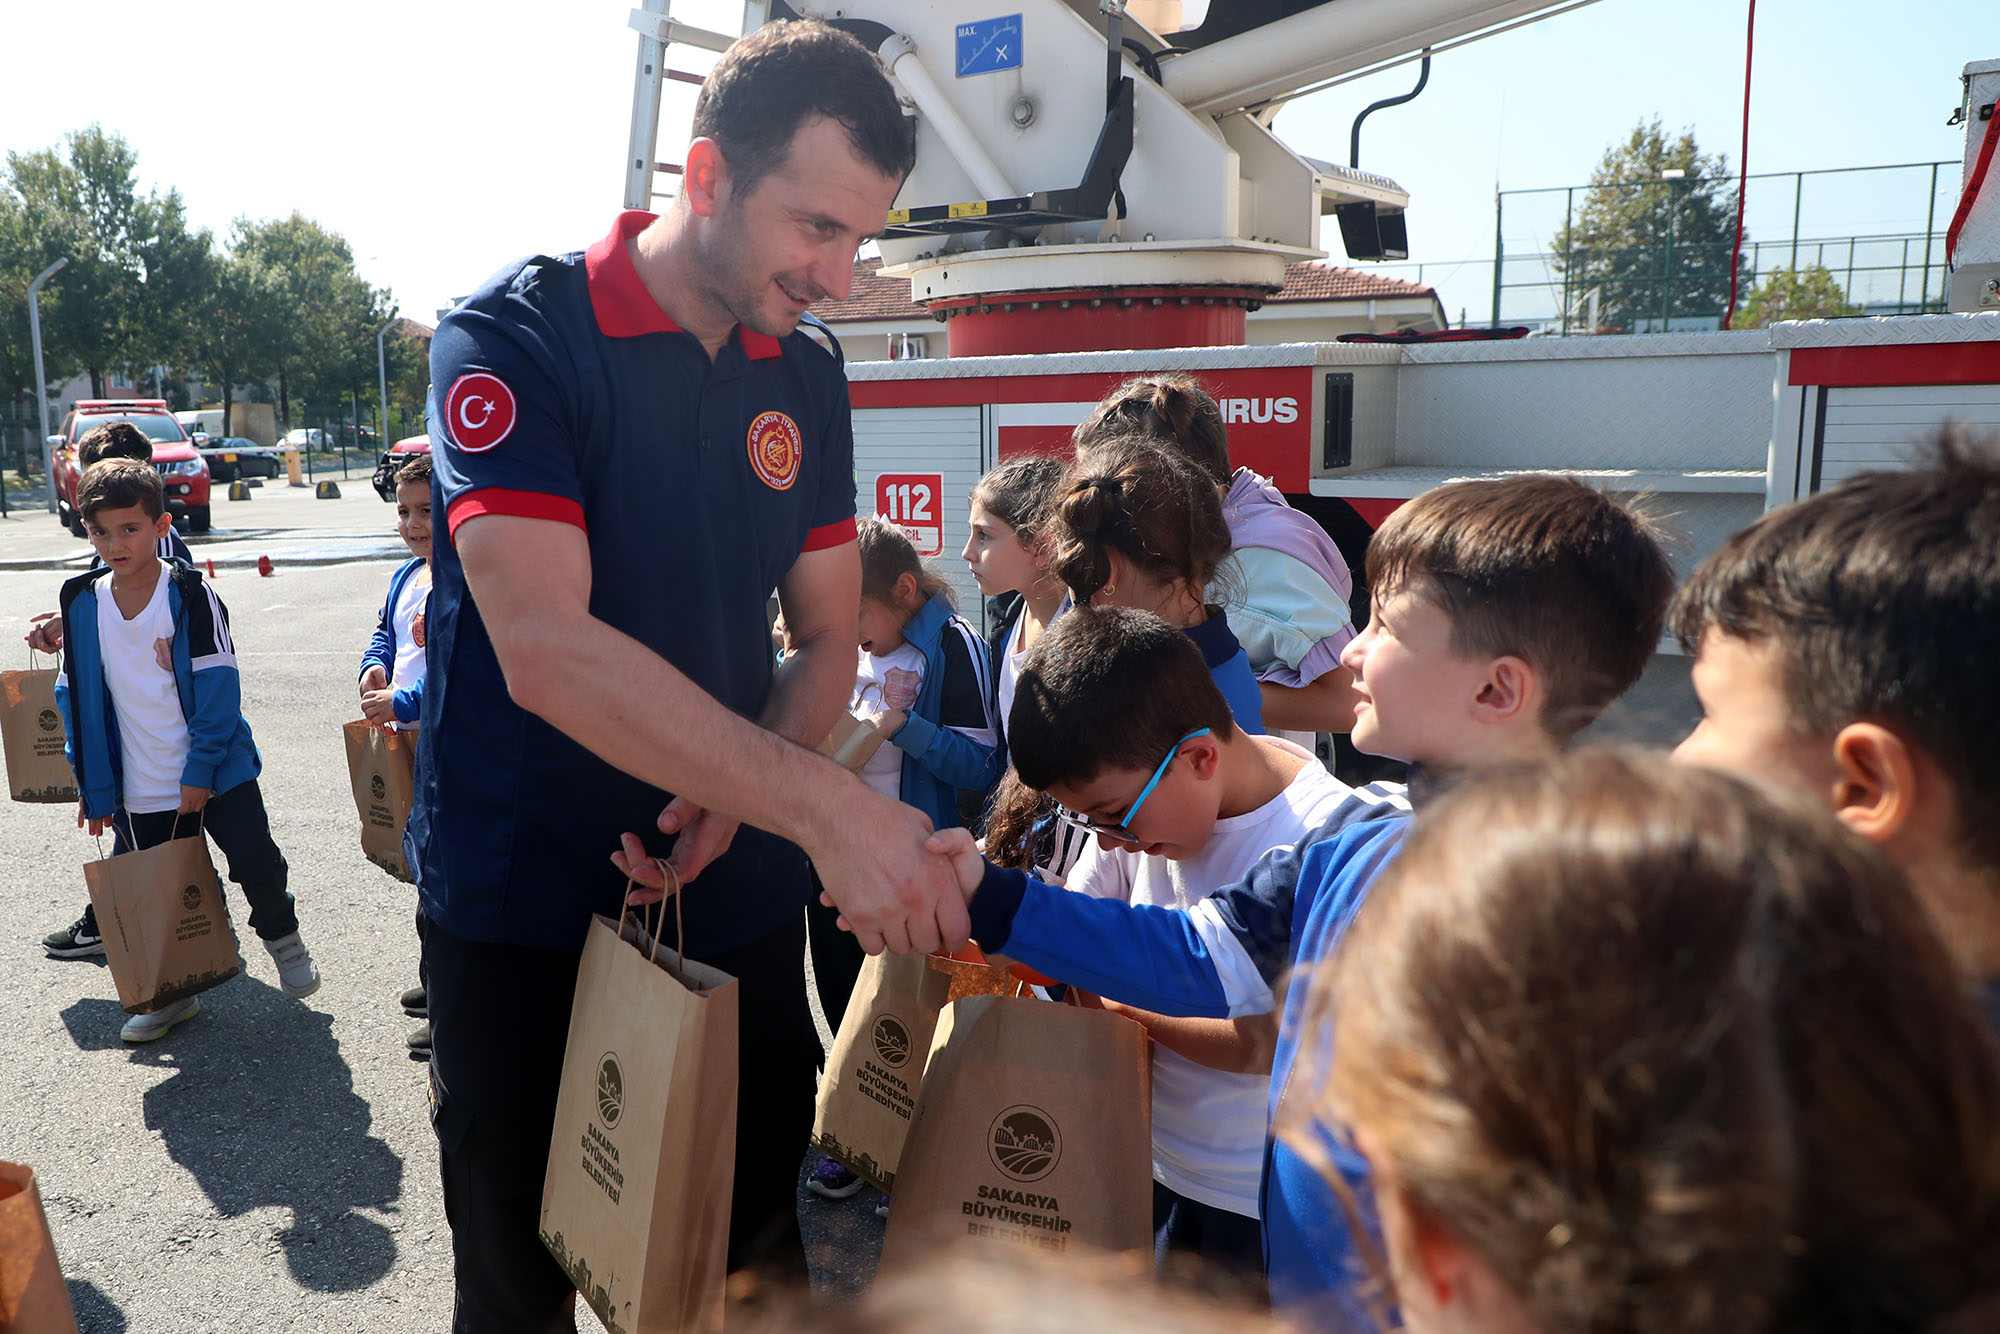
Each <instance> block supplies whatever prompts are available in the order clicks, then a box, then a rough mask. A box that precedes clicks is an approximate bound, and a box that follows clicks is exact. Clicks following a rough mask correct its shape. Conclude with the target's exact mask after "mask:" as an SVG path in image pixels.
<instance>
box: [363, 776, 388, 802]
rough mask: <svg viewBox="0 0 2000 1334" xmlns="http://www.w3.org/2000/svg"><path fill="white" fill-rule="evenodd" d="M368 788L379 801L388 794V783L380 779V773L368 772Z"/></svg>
mask: <svg viewBox="0 0 2000 1334" xmlns="http://www.w3.org/2000/svg"><path fill="white" fill-rule="evenodd" d="M368 790H369V791H370V792H372V793H374V794H375V800H377V801H380V800H382V798H383V797H385V796H387V795H388V792H389V785H388V784H387V783H385V782H383V781H382V775H381V774H369V775H368Z"/></svg>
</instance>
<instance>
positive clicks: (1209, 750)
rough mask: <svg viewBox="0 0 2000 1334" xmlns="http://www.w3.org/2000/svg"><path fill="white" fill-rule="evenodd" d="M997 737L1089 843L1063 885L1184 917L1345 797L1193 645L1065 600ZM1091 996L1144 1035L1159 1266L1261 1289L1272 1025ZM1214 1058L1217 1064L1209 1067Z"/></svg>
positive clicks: (1163, 628)
mask: <svg viewBox="0 0 2000 1334" xmlns="http://www.w3.org/2000/svg"><path fill="white" fill-rule="evenodd" d="M1007 735H1008V737H1009V739H1010V742H1011V744H1012V746H1013V760H1014V767H1015V770H1016V772H1017V773H1018V774H1019V775H1020V778H1021V781H1022V782H1023V783H1025V784H1027V785H1028V786H1029V787H1032V788H1036V789H1039V790H1040V791H1043V792H1046V793H1047V794H1048V795H1049V796H1050V797H1051V798H1053V799H1054V801H1055V802H1056V808H1055V810H1056V815H1057V818H1058V819H1060V820H1062V821H1064V822H1065V823H1067V824H1069V825H1072V826H1074V827H1076V828H1078V829H1081V830H1084V831H1087V833H1088V834H1089V835H1094V837H1093V838H1090V839H1088V840H1086V841H1087V844H1088V846H1086V847H1085V848H1084V850H1083V852H1082V854H1081V855H1080V856H1079V858H1078V859H1077V862H1076V864H1075V866H1074V867H1073V868H1071V870H1070V873H1069V877H1068V888H1070V889H1071V890H1074V891H1077V892H1079V893H1083V894H1089V895H1094V896H1097V897H1100V898H1115V899H1122V900H1124V901H1126V902H1129V903H1142V904H1152V905H1157V906H1160V907H1166V908H1178V909H1181V910H1186V909H1188V908H1191V907H1192V906H1194V904H1196V903H1197V902H1199V901H1200V900H1202V899H1204V898H1206V897H1207V896H1208V895H1209V894H1210V893H1211V892H1212V891H1214V890H1216V889H1219V888H1221V887H1222V886H1224V885H1228V884H1231V883H1233V882H1234V881H1236V880H1238V879H1240V878H1241V877H1242V876H1243V874H1244V873H1245V872H1247V871H1248V870H1249V869H1250V868H1251V866H1253V865H1254V864H1255V863H1256V862H1257V860H1258V859H1259V858H1260V857H1261V856H1263V854H1265V853H1266V852H1269V851H1271V850H1272V849H1274V848H1289V847H1291V846H1292V845H1293V844H1295V843H1297V842H1298V841H1299V840H1300V839H1301V838H1303V837H1305V835H1306V834H1307V832H1308V831H1310V830H1313V829H1315V828H1318V827H1321V826H1323V825H1325V824H1326V823H1327V822H1328V821H1329V820H1331V819H1333V818H1334V814H1335V812H1336V810H1337V809H1338V808H1340V807H1342V806H1343V804H1346V803H1347V798H1348V797H1349V796H1350V795H1351V790H1350V789H1349V788H1348V787H1347V786H1346V785H1345V784H1343V783H1341V782H1340V781H1339V780H1337V779H1335V778H1334V777H1333V776H1332V775H1331V774H1329V773H1327V772H1326V770H1325V769H1323V768H1321V767H1320V766H1319V764H1318V763H1316V762H1315V761H1314V760H1313V758H1312V756H1311V755H1309V754H1308V753H1307V752H1306V751H1304V750H1302V749H1300V748H1299V747H1297V746H1295V745H1293V744H1292V743H1290V742H1288V741H1283V740H1280V739H1278V738H1275V737H1262V736H1251V735H1249V734H1247V733H1246V732H1245V731H1244V730H1243V728H1242V727H1240V726H1239V725H1238V724H1237V722H1236V721H1235V720H1234V719H1232V718H1231V716H1230V709H1229V705H1228V703H1227V702H1225V700H1224V698H1223V694H1222V691H1221V689H1220V688H1219V687H1218V686H1217V684H1216V682H1215V679H1214V677H1213V675H1212V674H1211V672H1210V670H1209V667H1208V664H1207V663H1206V662H1205V661H1204V658H1203V654H1202V651H1201V649H1200V648H1199V646H1197V644H1196V643H1195V641H1194V640H1192V639H1190V638H1189V637H1188V636H1187V635H1186V634H1185V633H1183V632H1182V631H1181V630H1179V629H1177V628H1175V627H1173V626H1171V625H1169V624H1167V623H1166V622H1165V621H1163V620H1161V619H1160V618H1159V617H1157V616H1154V615H1152V614H1150V613H1148V612H1143V611H1135V610H1131V609H1129V608H1122V607H1088V606H1086V607H1078V608H1076V609H1075V610H1073V611H1071V612H1070V613H1069V614H1067V615H1065V616H1064V617H1062V618H1061V619H1060V620H1058V621H1057V622H1056V623H1055V624H1054V625H1052V626H1050V627H1049V629H1048V632H1047V633H1046V634H1045V635H1044V636H1043V637H1042V640H1041V642H1040V643H1038V644H1037V645H1036V646H1035V648H1034V650H1033V652H1031V653H1030V654H1029V655H1028V659H1027V661H1026V663H1025V664H1024V665H1023V667H1022V670H1021V676H1020V680H1019V683H1018V684H1017V686H1016V689H1015V695H1014V706H1013V710H1012V712H1011V713H1010V715H1009V717H1008V721H1007ZM1087 1000H1088V1003H1092V1004H1099V1003H1101V1004H1104V1005H1105V1006H1106V1008H1117V1009H1120V1010H1121V1011H1122V1012H1123V1013H1126V1014H1128V1015H1130V1016H1131V1017H1133V1018H1135V1019H1138V1020H1139V1021H1140V1022H1141V1023H1144V1024H1145V1025H1146V1026H1147V1028H1148V1030H1149V1032H1150V1033H1151V1035H1152V1037H1153V1038H1154V1040H1155V1041H1154V1046H1153V1181H1154V1184H1153V1224H1154V1234H1155V1236H1154V1253H1155V1260H1156V1262H1157V1263H1158V1264H1159V1266H1160V1267H1161V1268H1162V1270H1163V1271H1172V1270H1175V1269H1178V1268H1181V1267H1183V1266H1188V1265H1193V1264H1199V1265H1201V1266H1205V1267H1211V1268H1215V1269H1219V1270H1222V1271H1224V1272H1226V1273H1232V1274H1234V1275H1235V1276H1237V1277H1238V1278H1239V1279H1241V1280H1243V1281H1244V1282H1245V1283H1246V1284H1248V1285H1251V1286H1252V1287H1253V1288H1254V1289H1256V1290H1260V1291H1261V1288H1262V1284H1263V1242H1262V1238H1261V1233H1260V1230H1259V1223H1258V1216H1257V1213H1258V1211H1257V1190H1258V1181H1259V1177H1260V1175H1261V1173H1262V1171H1263V1162H1264V1142H1265V1116H1266V1109H1265V1104H1266V1102H1267V1099H1268V1096H1269V1074H1268V1071H1269V1069H1270V1065H1269V1054H1270V1050H1271V1045H1272V1041H1273V1039H1274V1038H1275V1035H1276V1023H1275V1021H1274V1020H1273V1018H1272V1017H1271V1016H1270V1015H1268V1014H1266V1015H1255V1016H1251V1017H1248V1018H1243V1019H1184V1018H1169V1017H1166V1016H1164V1015H1153V1014H1147V1013H1145V1012H1142V1011H1137V1010H1132V1009H1129V1008H1127V1007H1122V1006H1115V1005H1113V1004H1112V1003H1111V1002H1108V1001H1107V1002H1099V1001H1096V1000H1095V998H1087ZM1245 1053H1248V1054H1247V1055H1246V1054H1245ZM1218 1060H1221V1061H1223V1062H1225V1063H1226V1064H1227V1066H1228V1068H1226V1069H1213V1068H1210V1067H1211V1066H1212V1065H1214V1064H1215V1063H1216V1062H1217V1061H1218ZM1189 1257H1192V1259H1190V1258H1189Z"/></svg>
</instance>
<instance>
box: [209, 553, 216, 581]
mask: <svg viewBox="0 0 2000 1334" xmlns="http://www.w3.org/2000/svg"><path fill="white" fill-rule="evenodd" d="M208 577H209V578H211V579H213V578H215V557H213V556H210V557H209V558H208Z"/></svg>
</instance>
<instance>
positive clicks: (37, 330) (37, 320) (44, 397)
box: [28, 257, 69, 514]
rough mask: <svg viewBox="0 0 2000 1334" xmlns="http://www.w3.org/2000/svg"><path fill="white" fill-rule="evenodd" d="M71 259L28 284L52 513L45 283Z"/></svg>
mask: <svg viewBox="0 0 2000 1334" xmlns="http://www.w3.org/2000/svg"><path fill="white" fill-rule="evenodd" d="M67 263H69V260H68V258H66V257H65V258H63V259H59V260H57V261H56V262H55V263H53V264H51V265H49V266H48V267H47V268H46V269H43V270H42V272H41V275H40V276H39V277H37V278H36V279H35V281H33V282H31V283H29V284H28V333H29V334H30V336H31V338H32V341H33V342H34V345H35V347H34V351H35V406H36V407H37V408H38V409H40V410H41V414H42V479H43V480H44V481H46V482H47V483H48V487H49V513H51V514H54V513H55V512H56V456H55V449H54V447H53V446H51V445H50V444H49V383H48V380H47V379H46V378H45V377H44V376H43V373H42V298H41V291H42V284H43V283H45V282H47V281H48V280H49V279H51V278H53V277H55V276H56V270H58V269H60V268H61V267H62V266H63V265H65V264H67Z"/></svg>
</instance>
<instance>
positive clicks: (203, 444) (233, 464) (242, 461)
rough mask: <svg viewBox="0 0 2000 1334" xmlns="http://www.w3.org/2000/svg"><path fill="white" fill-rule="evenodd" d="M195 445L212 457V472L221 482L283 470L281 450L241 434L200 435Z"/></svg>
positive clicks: (197, 436) (269, 474)
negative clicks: (212, 436)
mask: <svg viewBox="0 0 2000 1334" xmlns="http://www.w3.org/2000/svg"><path fill="white" fill-rule="evenodd" d="M194 447H195V449H196V450H197V451H199V452H200V454H201V456H202V458H204V459H206V460H208V472H209V475H210V476H211V477H213V478H214V479H215V480H216V481H218V482H233V481H235V480H236V479H237V478H239V477H276V476H277V475H278V474H279V472H281V471H282V470H283V469H282V467H281V465H280V464H279V462H278V451H277V450H275V449H271V448H269V447H267V446H264V445H260V444H258V443H257V442H256V441H255V440H246V439H244V438H243V437H242V436H240V435H231V436H223V437H221V438H210V437H207V436H202V435H196V436H195V438H194Z"/></svg>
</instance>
